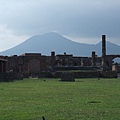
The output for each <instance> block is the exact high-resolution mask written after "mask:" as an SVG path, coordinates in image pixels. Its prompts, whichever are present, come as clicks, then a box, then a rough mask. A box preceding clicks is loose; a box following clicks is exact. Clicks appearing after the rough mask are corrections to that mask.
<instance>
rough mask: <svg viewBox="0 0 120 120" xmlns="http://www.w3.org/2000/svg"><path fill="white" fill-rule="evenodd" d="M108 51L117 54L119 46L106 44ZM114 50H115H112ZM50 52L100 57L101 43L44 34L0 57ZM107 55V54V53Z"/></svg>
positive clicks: (7, 51) (5, 52)
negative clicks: (85, 42)
mask: <svg viewBox="0 0 120 120" xmlns="http://www.w3.org/2000/svg"><path fill="white" fill-rule="evenodd" d="M107 47H108V50H109V52H110V53H111V51H112V53H116V54H118V53H119V51H120V46H117V45H115V44H112V43H110V42H108V45H107ZM113 48H115V49H113ZM51 51H55V52H56V54H62V53H64V52H66V53H68V54H73V55H74V56H91V52H92V51H96V54H98V55H99V56H101V42H100V43H98V44H96V45H93V44H92V45H90V44H83V43H77V42H74V41H71V40H69V39H66V38H65V37H63V36H61V35H59V34H57V33H53V32H50V33H46V34H43V35H35V36H33V37H31V38H29V39H28V40H26V41H24V42H23V43H21V44H19V45H17V46H15V47H13V48H11V49H8V50H6V51H3V52H1V53H0V54H1V55H20V54H23V53H27V52H29V53H30V52H32V53H35V52H37V53H41V54H43V55H50V53H51ZM107 53H108V52H107Z"/></svg>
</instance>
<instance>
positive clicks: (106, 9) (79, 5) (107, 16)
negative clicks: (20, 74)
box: [0, 0, 120, 43]
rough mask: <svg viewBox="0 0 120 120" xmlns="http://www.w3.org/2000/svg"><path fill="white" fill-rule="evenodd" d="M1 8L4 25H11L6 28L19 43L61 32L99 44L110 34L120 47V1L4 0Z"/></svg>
mask: <svg viewBox="0 0 120 120" xmlns="http://www.w3.org/2000/svg"><path fill="white" fill-rule="evenodd" d="M0 4H1V7H0V18H1V19H0V24H5V25H7V27H4V28H6V30H8V31H9V32H12V33H10V34H11V35H13V36H14V37H17V40H18V41H19V39H18V37H21V36H32V35H35V34H42V33H45V32H50V31H57V32H58V33H60V34H62V35H64V36H68V37H69V38H74V39H75V40H77V41H80V42H81V41H82V40H83V42H86V43H97V42H99V39H98V38H100V37H101V35H102V34H106V35H107V36H108V37H109V38H111V40H112V41H114V38H116V41H117V43H120V42H119V41H118V39H119V37H120V34H119V31H120V26H119V25H120V17H119V13H120V7H119V6H120V1H119V0H115V1H113V0H84V1H83V0H17V1H16V0H8V1H7V0H4V1H3V0H0ZM8 31H7V33H9V32H8ZM1 36H2V34H1ZM3 36H4V34H3ZM9 38H10V37H9ZM23 39H24V37H23Z"/></svg>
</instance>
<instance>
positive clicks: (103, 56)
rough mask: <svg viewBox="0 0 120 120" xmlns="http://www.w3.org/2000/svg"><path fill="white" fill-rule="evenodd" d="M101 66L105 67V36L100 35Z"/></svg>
mask: <svg viewBox="0 0 120 120" xmlns="http://www.w3.org/2000/svg"><path fill="white" fill-rule="evenodd" d="M102 66H106V35H102Z"/></svg>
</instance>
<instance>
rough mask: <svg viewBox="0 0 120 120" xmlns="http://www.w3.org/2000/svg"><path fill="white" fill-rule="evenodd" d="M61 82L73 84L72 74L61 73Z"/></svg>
mask: <svg viewBox="0 0 120 120" xmlns="http://www.w3.org/2000/svg"><path fill="white" fill-rule="evenodd" d="M61 81H67V82H75V78H74V73H73V72H62V74H61Z"/></svg>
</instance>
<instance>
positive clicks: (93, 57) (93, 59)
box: [92, 51, 96, 66]
mask: <svg viewBox="0 0 120 120" xmlns="http://www.w3.org/2000/svg"><path fill="white" fill-rule="evenodd" d="M92 66H96V64H95V51H93V52H92Z"/></svg>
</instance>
